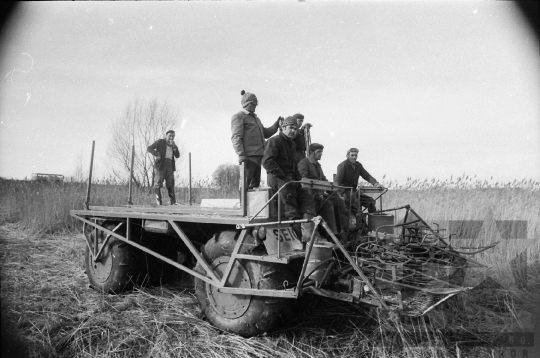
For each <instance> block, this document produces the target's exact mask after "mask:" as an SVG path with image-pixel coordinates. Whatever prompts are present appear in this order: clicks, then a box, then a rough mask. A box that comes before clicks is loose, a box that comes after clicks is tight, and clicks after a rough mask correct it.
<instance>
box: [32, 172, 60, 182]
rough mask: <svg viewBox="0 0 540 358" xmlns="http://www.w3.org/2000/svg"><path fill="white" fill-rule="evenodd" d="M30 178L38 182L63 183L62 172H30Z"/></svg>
mask: <svg viewBox="0 0 540 358" xmlns="http://www.w3.org/2000/svg"><path fill="white" fill-rule="evenodd" d="M31 180H32V181H37V182H39V183H63V182H64V176H63V175H62V174H45V173H32V178H31Z"/></svg>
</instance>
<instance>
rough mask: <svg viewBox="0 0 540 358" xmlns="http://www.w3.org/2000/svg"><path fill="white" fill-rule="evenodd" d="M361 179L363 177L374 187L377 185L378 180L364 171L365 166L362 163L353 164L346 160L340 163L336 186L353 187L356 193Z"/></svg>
mask: <svg viewBox="0 0 540 358" xmlns="http://www.w3.org/2000/svg"><path fill="white" fill-rule="evenodd" d="M359 177H362V179H364V180H366V181H368V182H369V183H370V184H372V185H375V184H377V180H376V179H375V178H373V177H372V176H371V175H370V174H369V173H368V172H367V170H365V169H364V166H362V164H361V163H360V162H356V163H354V164H353V163H351V162H350V161H349V159H346V160H344V161H343V162H341V163H339V165H338V167H337V174H336V185H339V186H348V187H353V188H354V191H356V187H357V186H358V178H359ZM340 191H341V192H343V191H344V189H341V190H340Z"/></svg>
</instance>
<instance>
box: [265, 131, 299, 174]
mask: <svg viewBox="0 0 540 358" xmlns="http://www.w3.org/2000/svg"><path fill="white" fill-rule="evenodd" d="M295 154H296V150H295V146H294V142H293V141H292V140H291V139H289V138H288V137H287V136H286V135H285V134H283V132H279V135H277V136H275V137H272V138H270V139H269V140H268V142H267V143H266V148H265V149H264V157H263V161H262V165H263V167H264V169H266V172H267V173H268V174H272V175H275V176H276V177H278V178H284V177H285V176H290V177H291V178H293V180H300V179H302V177H301V176H300V173H299V172H298V168H297V166H296V161H295V159H294V157H295Z"/></svg>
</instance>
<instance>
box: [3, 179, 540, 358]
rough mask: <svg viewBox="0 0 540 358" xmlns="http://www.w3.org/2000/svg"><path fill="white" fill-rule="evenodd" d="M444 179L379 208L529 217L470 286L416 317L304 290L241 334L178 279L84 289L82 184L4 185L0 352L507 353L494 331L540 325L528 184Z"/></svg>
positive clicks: (110, 187)
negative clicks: (280, 314) (273, 321)
mask: <svg viewBox="0 0 540 358" xmlns="http://www.w3.org/2000/svg"><path fill="white" fill-rule="evenodd" d="M462 181H465V180H460V181H459V182H460V183H461V182H462ZM435 183H436V181H435ZM198 184H200V185H199V186H197V185H195V183H194V187H195V188H199V189H195V190H194V191H195V192H196V194H193V193H192V195H193V196H194V197H196V198H197V199H196V200H194V201H195V202H197V201H199V200H200V198H201V197H237V190H236V188H214V187H212V186H211V185H210V184H209V182H208V181H206V182H204V181H200V182H199V183H198ZM443 184H444V182H443V183H440V182H439V184H437V186H435V185H432V186H426V185H424V184H423V181H416V182H415V181H414V180H411V181H410V182H409V183H408V184H407V185H403V184H402V185H399V186H398V185H397V184H396V183H391V182H389V183H386V185H387V186H388V187H390V189H391V191H390V192H389V193H388V194H387V195H386V196H385V198H384V205H385V207H391V206H401V205H404V204H410V205H411V206H412V207H413V208H414V209H415V210H416V211H417V212H418V213H419V214H420V215H422V216H423V217H424V218H425V219H426V220H428V221H438V222H441V225H442V226H444V223H445V220H446V221H449V220H459V219H470V220H484V221H486V217H487V218H488V220H487V221H488V222H489V221H490V220H491V219H493V220H505V219H509V220H511V219H515V220H527V222H528V229H527V237H526V238H525V239H522V240H521V241H518V240H514V241H503V242H502V246H501V244H500V245H499V246H498V247H497V248H496V249H495V250H490V251H486V252H485V253H483V254H482V255H479V257H476V256H475V258H477V259H478V260H480V261H482V263H485V264H486V265H488V267H486V268H478V269H475V270H474V271H473V272H472V274H471V277H472V279H473V280H476V281H475V284H480V286H479V287H476V288H474V289H473V290H471V291H468V292H466V293H464V294H461V295H458V296H457V297H455V298H452V299H451V300H449V301H447V302H446V303H444V304H443V305H442V306H441V307H440V308H439V309H437V310H435V311H434V312H433V313H430V314H429V315H428V316H426V317H421V318H406V317H402V318H401V319H400V320H398V321H395V320H391V319H389V318H388V317H387V316H385V315H383V314H382V313H381V312H378V311H377V310H374V309H366V308H365V307H361V306H357V305H351V304H347V303H343V302H340V301H334V300H328V299H324V298H320V297H306V298H303V299H302V302H301V303H300V304H299V305H298V306H299V311H298V316H297V317H296V318H294V319H292V320H291V321H290V322H289V323H288V325H287V326H285V327H283V328H282V329H281V330H279V331H277V332H273V333H270V334H267V335H263V336H260V337H254V338H250V339H245V338H241V337H239V336H236V335H232V334H229V333H226V332H222V331H219V330H217V329H216V328H214V327H212V326H211V325H210V324H208V323H207V322H206V321H205V320H204V317H203V315H202V314H201V311H200V309H199V306H198V303H197V300H196V298H195V295H194V292H193V284H192V282H191V280H190V279H189V277H188V276H187V275H184V276H179V279H178V280H177V281H175V282H173V283H171V284H168V285H165V286H161V287H149V288H140V287H138V288H136V289H134V291H133V292H128V293H125V294H122V295H115V296H113V295H104V294H102V293H99V292H97V291H94V290H93V289H91V288H89V286H88V280H87V278H86V274H85V273H84V268H83V250H84V245H85V244H84V241H83V240H82V238H81V237H80V234H79V233H78V230H79V224H78V223H76V222H73V221H72V220H71V217H70V216H69V210H70V209H72V208H82V204H83V202H84V200H85V196H86V186H85V184H81V183H65V184H64V185H63V186H60V187H58V186H56V187H55V186H51V185H36V184H35V183H31V182H25V181H6V180H3V181H2V182H1V183H0V204H1V207H2V212H1V216H0V218H1V221H0V222H1V225H0V251H1V252H0V265H1V271H0V277H1V285H0V298H1V306H2V321H3V322H2V341H3V345H2V353H3V354H2V355H3V356H4V355H5V356H28V357H89V356H91V357H390V358H394V357H400V358H401V357H444V358H447V357H493V356H495V357H497V356H501V354H510V353H508V350H507V348H502V347H501V342H500V341H499V337H500V336H501V332H509V331H510V332H511V331H527V330H529V331H530V330H532V329H533V328H532V324H534V322H535V321H536V320H540V313H539V312H538V311H537V310H538V307H540V263H539V260H538V259H537V258H535V256H534V255H533V256H531V254H530V253H531V252H533V253H534V252H537V251H535V250H537V248H538V246H537V244H536V246H534V245H530V244H531V242H536V243H537V242H538V237H539V235H538V234H539V233H540V231H539V228H538V226H539V220H540V212H539V210H540V208H539V204H538V203H539V202H540V200H539V199H540V198H539V190H538V183H534V182H525V181H521V182H516V183H514V184H513V186H511V187H504V185H506V184H504V185H503V186H501V184H497V185H495V184H493V185H484V186H483V187H474V186H472V185H469V186H463V185H462V184H460V185H459V186H456V185H455V183H452V181H447V183H446V184H444V185H443ZM184 190H186V189H185V186H184V185H183V186H182V187H179V188H177V197H178V198H180V199H181V200H183V201H184V202H186V199H187V197H188V194H187V193H186V192H184ZM152 200H153V198H152V195H151V194H150V193H149V192H148V190H147V189H136V190H134V192H133V201H134V203H136V204H139V205H142V204H151V202H152ZM126 201H127V186H126V185H125V184H124V183H113V182H97V183H96V184H95V185H94V186H93V191H92V204H93V205H125V203H126ZM442 226H441V227H442ZM490 230H493V226H489V225H486V226H485V228H484V230H483V232H482V235H483V236H482V235H480V236H482V237H479V238H476V240H472V241H471V240H469V242H465V241H464V242H463V243H462V244H463V245H478V244H484V243H486V242H487V238H489V237H491V236H493V235H495V236H496V232H495V231H490ZM521 242H523V245H524V246H526V248H527V250H528V252H529V256H528V260H526V261H525V262H526V270H525V272H524V275H526V283H527V285H526V287H523V286H517V285H516V284H515V283H516V277H515V275H514V272H515V270H514V271H513V270H512V267H511V261H512V259H513V258H515V256H513V253H510V250H511V249H514V251H515V252H516V253H519V252H520V250H519V247H518V249H515V248H516V247H517V246H519V245H518V244H520V243H521ZM516 243H518V244H516ZM497 250H498V251H497ZM522 274H523V273H522ZM469 278H470V277H469ZM537 334H540V333H537ZM8 343H11V345H10V344H8ZM7 349H11V350H9V351H8V350H7ZM6 352H8V353H6ZM505 352H506V353H505ZM13 353H15V354H13ZM529 355H530V354H529ZM503 356H504V355H503ZM530 356H534V355H530Z"/></svg>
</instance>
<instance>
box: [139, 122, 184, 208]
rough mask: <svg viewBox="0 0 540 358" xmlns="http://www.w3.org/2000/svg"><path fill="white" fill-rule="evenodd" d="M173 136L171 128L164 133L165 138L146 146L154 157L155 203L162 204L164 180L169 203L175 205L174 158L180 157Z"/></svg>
mask: <svg viewBox="0 0 540 358" xmlns="http://www.w3.org/2000/svg"><path fill="white" fill-rule="evenodd" d="M174 136H175V133H174V131H173V130H172V129H171V130H168V131H167V133H165V138H163V139H158V140H156V141H155V142H154V143H153V144H152V145H150V146H148V148H147V150H148V152H149V153H151V154H152V155H154V156H155V157H156V162H155V163H154V191H155V193H156V203H157V205H162V204H163V203H162V201H161V187H162V186H163V180H165V186H166V187H167V192H168V193H169V199H170V202H171V205H177V203H176V196H175V194H174V171H175V170H176V167H175V165H174V158H178V157H180V151H179V150H178V147H177V146H176V144H175V143H174Z"/></svg>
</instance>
